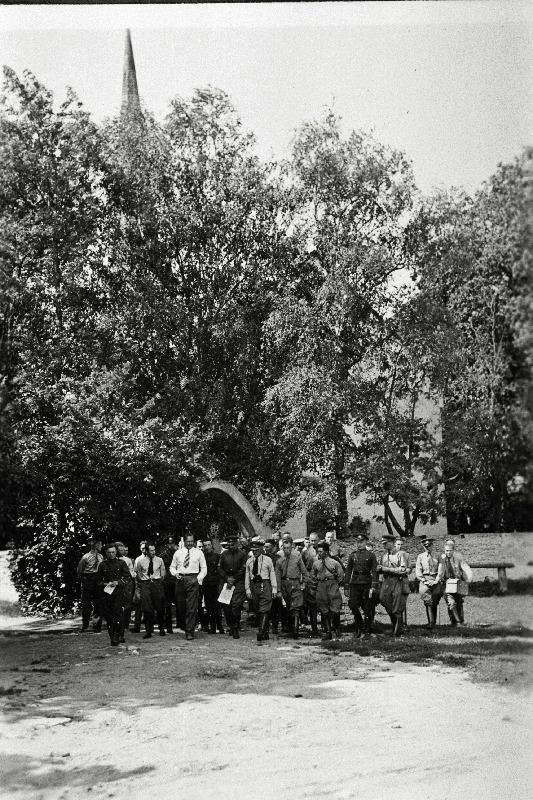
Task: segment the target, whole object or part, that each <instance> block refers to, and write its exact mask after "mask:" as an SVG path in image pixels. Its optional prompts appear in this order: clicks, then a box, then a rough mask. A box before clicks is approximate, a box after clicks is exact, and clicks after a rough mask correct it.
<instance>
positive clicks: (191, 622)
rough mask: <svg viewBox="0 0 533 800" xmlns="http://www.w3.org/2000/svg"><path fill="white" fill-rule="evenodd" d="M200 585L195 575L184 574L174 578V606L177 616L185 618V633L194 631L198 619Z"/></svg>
mask: <svg viewBox="0 0 533 800" xmlns="http://www.w3.org/2000/svg"><path fill="white" fill-rule="evenodd" d="M199 594H200V587H199V586H198V577H197V576H196V575H184V576H183V577H182V578H178V579H177V580H176V606H177V609H178V618H179V619H181V620H183V619H185V631H186V633H194V629H195V628H196V620H197V619H198V597H199Z"/></svg>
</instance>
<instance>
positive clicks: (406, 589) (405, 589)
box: [401, 575, 411, 594]
mask: <svg viewBox="0 0 533 800" xmlns="http://www.w3.org/2000/svg"><path fill="white" fill-rule="evenodd" d="M401 581H402V594H411V587H410V586H409V578H408V577H407V575H402V578H401Z"/></svg>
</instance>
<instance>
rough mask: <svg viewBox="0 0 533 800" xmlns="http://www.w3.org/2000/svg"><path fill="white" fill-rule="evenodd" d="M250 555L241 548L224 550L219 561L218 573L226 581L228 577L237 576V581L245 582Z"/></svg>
mask: <svg viewBox="0 0 533 800" xmlns="http://www.w3.org/2000/svg"><path fill="white" fill-rule="evenodd" d="M247 560H248V556H247V555H246V553H245V552H244V551H243V550H241V549H240V548H239V549H238V550H235V551H232V550H224V552H223V553H221V554H220V561H219V562H218V574H219V575H220V577H221V578H222V579H223V580H224V582H226V581H227V580H228V578H235V583H241V582H242V583H244V573H245V571H246V562H247Z"/></svg>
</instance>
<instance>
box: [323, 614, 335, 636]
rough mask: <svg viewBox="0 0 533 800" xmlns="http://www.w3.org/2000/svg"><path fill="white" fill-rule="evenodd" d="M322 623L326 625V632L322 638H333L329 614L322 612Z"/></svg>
mask: <svg viewBox="0 0 533 800" xmlns="http://www.w3.org/2000/svg"><path fill="white" fill-rule="evenodd" d="M322 625H323V626H324V634H323V636H322V638H323V639H332V638H333V634H332V632H331V619H330V615H329V614H322Z"/></svg>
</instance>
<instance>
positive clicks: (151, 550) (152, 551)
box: [148, 544, 155, 558]
mask: <svg viewBox="0 0 533 800" xmlns="http://www.w3.org/2000/svg"><path fill="white" fill-rule="evenodd" d="M148 555H149V556H150V558H153V557H154V556H155V545H154V544H150V545H148Z"/></svg>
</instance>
